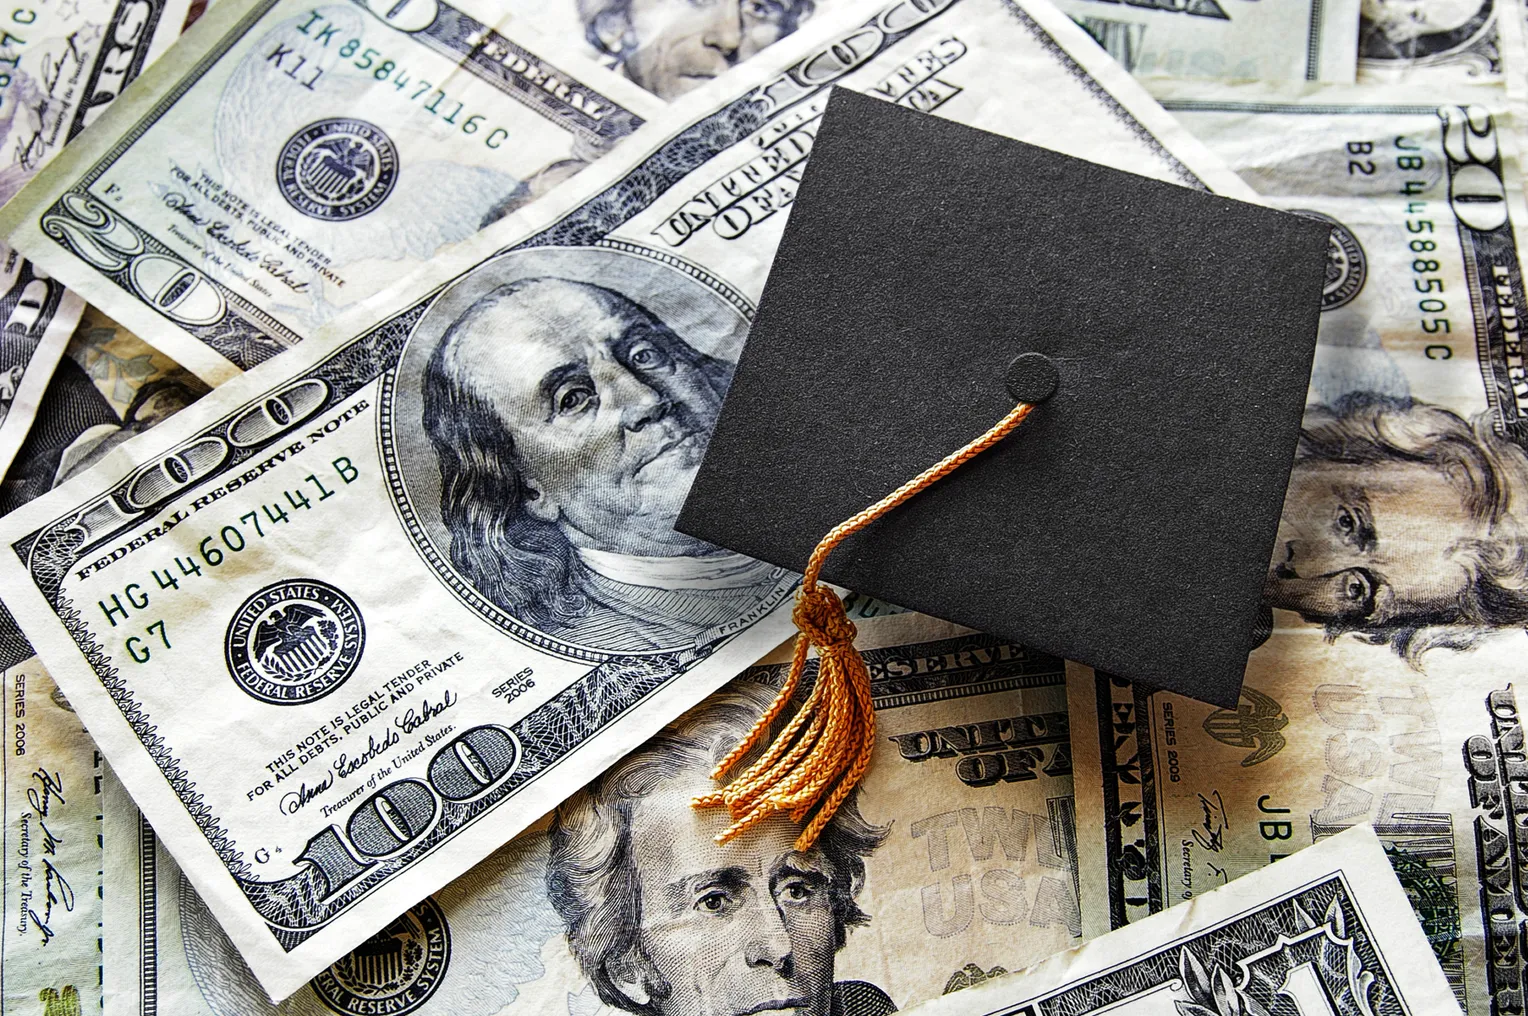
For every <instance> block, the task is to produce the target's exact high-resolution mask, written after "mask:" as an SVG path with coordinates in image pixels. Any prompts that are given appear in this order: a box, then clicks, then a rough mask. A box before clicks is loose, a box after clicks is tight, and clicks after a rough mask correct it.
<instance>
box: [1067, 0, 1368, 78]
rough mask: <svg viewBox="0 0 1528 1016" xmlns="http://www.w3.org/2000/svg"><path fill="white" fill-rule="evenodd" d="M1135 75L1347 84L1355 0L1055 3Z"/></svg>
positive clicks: (1354, 52)
mask: <svg viewBox="0 0 1528 1016" xmlns="http://www.w3.org/2000/svg"><path fill="white" fill-rule="evenodd" d="M1057 6H1058V7H1060V8H1061V9H1062V10H1063V11H1064V12H1066V13H1067V14H1069V15H1071V16H1072V18H1074V19H1075V20H1076V21H1077V23H1078V24H1080V25H1081V26H1082V27H1083V28H1085V29H1087V30H1088V34H1089V35H1091V36H1093V38H1095V39H1097V40H1098V42H1099V45H1101V46H1103V48H1104V49H1106V50H1108V51H1109V55H1110V56H1112V57H1114V58H1115V59H1116V60H1118V61H1119V62H1120V63H1122V64H1124V65H1125V69H1126V70H1128V71H1130V72H1131V73H1132V74H1136V75H1139V76H1141V77H1151V76H1169V77H1184V78H1253V79H1261V80H1270V81H1281V80H1282V81H1331V82H1336V83H1347V84H1351V83H1352V81H1353V78H1354V74H1355V72H1356V69H1357V66H1358V8H1359V0H1346V2H1336V3H1329V2H1326V0H1302V2H1294V3H1275V4H1270V3H1264V2H1262V0H1190V2H1183V0H1144V2H1143V0H1126V2H1121V0H1057Z"/></svg>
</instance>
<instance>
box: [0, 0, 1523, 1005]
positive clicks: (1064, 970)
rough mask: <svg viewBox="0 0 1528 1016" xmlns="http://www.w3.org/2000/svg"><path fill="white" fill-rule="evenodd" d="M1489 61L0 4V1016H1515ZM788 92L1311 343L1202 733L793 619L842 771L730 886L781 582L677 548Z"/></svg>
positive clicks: (1294, 8) (1516, 416) (1392, 25)
mask: <svg viewBox="0 0 1528 1016" xmlns="http://www.w3.org/2000/svg"><path fill="white" fill-rule="evenodd" d="M1525 32H1528V24H1525V11H1524V8H1523V5H1522V2H1521V0H1362V2H1360V0H1282V2H1280V3H1274V2H1273V0H1057V3H1056V4H1053V3H1051V2H1050V0H748V2H743V0H713V2H706V3H694V2H691V0H550V2H540V3H531V2H529V0H450V2H447V0H324V2H322V3H308V2H302V3H299V2H297V0H217V3H215V4H211V5H210V6H209V5H207V4H205V3H196V4H188V3H186V2H185V0H179V2H178V3H177V2H176V0H74V2H71V3H64V2H62V0H46V2H37V0H20V5H19V6H16V7H14V9H11V10H9V11H6V10H0V125H3V129H4V130H5V131H6V132H7V133H8V136H9V137H10V138H11V144H10V145H9V147H8V149H7V152H6V154H4V155H3V156H0V162H3V167H4V168H3V169H0V202H3V203H4V206H3V208H0V242H3V244H4V247H3V248H0V256H3V259H4V272H5V276H4V281H3V284H0V293H3V295H0V320H3V321H4V327H3V329H0V474H3V482H0V544H3V546H4V548H5V552H4V553H3V554H0V657H3V658H0V667H3V703H0V710H3V713H4V723H3V728H4V744H3V753H0V810H3V823H4V824H3V827H0V904H3V911H4V923H3V925H0V1016H10V1014H17V1016H21V1014H40V1016H79V1014H84V1013H90V1012H96V1011H104V1012H106V1013H108V1014H113V1016H115V1014H123V1016H125V1014H136V1016H153V1014H174V1016H181V1014H208V1016H235V1014H238V1016H244V1014H262V1013H289V1014H297V1013H301V1014H332V1013H339V1014H341V1016H364V1014H384V1016H403V1014H407V1013H426V1014H447V1013H450V1014H485V1016H486V1014H499V1013H511V1012H528V1013H529V1012H533V1013H555V1014H559V1016H560V1014H563V1013H567V1014H568V1016H594V1014H600V1013H605V1014H614V1013H636V1014H644V1016H658V1014H670V1013H674V1014H681V1013H682V1014H726V1016H744V1014H753V1013H764V1012H796V1013H801V1014H811V1016H881V1014H884V1013H890V1012H894V1011H899V1010H905V1009H908V1008H910V1007H914V1006H918V1005H922V1004H929V1005H930V1006H931V1009H930V1011H931V1012H940V1013H944V1012H950V1013H954V1012H982V1013H998V1012H1003V1013H1024V1014H1039V1013H1057V1014H1060V1013H1069V1014H1081V1013H1090V1012H1094V1011H1103V1010H1107V1011H1110V1012H1115V1011H1118V1012H1130V1013H1140V1014H1143V1016H1145V1014H1151V1016H1155V1014H1158V1013H1161V1014H1168V1013H1171V1014H1174V1016H1242V1014H1250V1016H1274V1014H1279V1016H1324V1014H1327V1013H1331V1014H1341V1016H1348V1014H1371V1013H1401V1012H1414V1013H1429V1014H1431V1013H1444V1012H1450V1011H1453V1007H1458V1009H1459V1010H1460V1011H1462V1012H1464V1013H1468V1014H1469V1016H1496V1014H1505V1013H1513V1012H1520V1011H1522V1010H1523V1006H1524V1005H1525V999H1524V991H1525V989H1524V978H1525V975H1528V954H1525V952H1524V950H1525V946H1524V944H1523V943H1524V941H1525V938H1528V885H1525V882H1524V878H1525V876H1524V870H1525V869H1524V865H1525V863H1528V861H1525V857H1528V843H1525V842H1524V841H1523V840H1522V838H1520V837H1519V836H1518V835H1517V833H1518V831H1519V828H1520V827H1521V828H1528V824H1525V821H1524V816H1525V815H1528V802H1525V801H1522V785H1523V781H1524V779H1528V770H1525V769H1524V765H1525V763H1524V754H1523V752H1524V747H1523V745H1524V733H1523V726H1522V722H1521V720H1520V718H1519V713H1518V704H1517V697H1516V692H1515V688H1514V679H1515V677H1516V676H1517V673H1518V672H1519V671H1520V669H1521V664H1522V660H1523V659H1524V658H1525V657H1524V649H1525V647H1528V643H1525V641H1524V640H1525V637H1528V636H1525V626H1528V359H1525V352H1524V343H1523V338H1522V334H1521V329H1522V327H1523V325H1522V324H1521V323H1520V318H1519V308H1520V307H1523V306H1524V301H1525V299H1528V293H1525V289H1524V278H1523V271H1522V266H1521V262H1522V254H1521V253H1520V250H1521V248H1520V245H1519V234H1520V232H1521V231H1522V230H1523V229H1524V228H1525V227H1528V206H1525V203H1524V193H1523V176H1522V166H1521V162H1520V157H1519V153H1520V152H1521V150H1522V145H1523V138H1524V135H1523V132H1524V125H1525V123H1528V120H1525V117H1528V48H1525V42H1524V40H1525V38H1528V35H1525ZM835 86H837V87H844V88H849V89H853V90H856V91H859V92H863V93H865V94H867V95H871V96H875V97H878V98H881V99H883V100H885V101H887V102H892V103H896V104H899V105H903V106H906V107H909V108H911V109H914V110H918V111H921V112H924V113H929V114H932V115H935V116H941V117H947V118H950V119H953V120H956V121H959V122H962V123H965V124H969V125H971V126H975V127H979V128H982V129H985V130H989V131H993V132H996V133H999V134H1003V135H1007V136H1010V137H1014V138H1018V139H1020V140H1024V141H1027V142H1031V143H1034V144H1038V145H1042V146H1044V147H1047V148H1051V149H1054V150H1057V151H1061V152H1064V153H1067V154H1069V155H1073V156H1077V157H1080V158H1083V159H1087V160H1090V161H1092V162H1096V163H1100V164H1103V165H1108V166H1112V167H1115V168H1119V169H1124V170H1128V171H1130V172H1133V173H1137V174H1141V175H1144V176H1147V177H1151V178H1154V179H1158V180H1163V181H1167V182H1171V183H1175V184H1179V185H1182V186H1187V187H1195V188H1200V189H1207V190H1211V191H1214V192H1216V193H1220V194H1224V195H1227V196H1231V197H1235V198H1240V199H1243V200H1247V201H1254V202H1259V203H1262V204H1266V205H1269V206H1272V207H1275V208H1279V209H1282V210H1286V211H1291V212H1297V213H1300V214H1303V215H1308V216H1313V217H1316V218H1318V219H1320V220H1321V221H1322V222H1325V223H1328V224H1330V227H1331V234H1330V253H1329V262H1328V268H1327V276H1326V285H1325V288H1324V290H1323V293H1322V295H1321V301H1322V315H1321V327H1320V333H1319V340H1318V345H1317V352H1316V358H1315V364H1314V369H1313V372H1312V375H1311V380H1310V387H1309V390H1308V392H1307V400H1306V413H1305V418H1304V425H1303V429H1302V432H1301V438H1300V444H1299V448H1298V451H1297V453H1296V458H1295V463H1294V468H1293V471H1292V475H1291V480H1290V485H1289V491H1288V495H1287V500H1286V502H1285V506H1284V510H1283V517H1282V522H1281V525H1280V530H1279V534H1278V540H1277V544H1276V546H1275V548H1274V550H1273V555H1272V558H1271V560H1270V563H1269V566H1268V575H1267V583H1266V587H1265V591H1264V601H1265V606H1266V608H1267V609H1266V621H1267V623H1266V625H1264V626H1263V630H1262V631H1261V632H1260V634H1259V639H1258V644H1257V645H1256V646H1255V648H1253V649H1252V651H1251V653H1250V656H1249V661H1248V669H1247V672H1246V682H1245V686H1244V689H1243V691H1242V694H1241V698H1240V701H1239V703H1238V705H1237V707H1236V708H1234V709H1226V708H1218V707H1215V706H1211V705H1207V704H1204V703H1201V702H1197V701H1194V700H1192V699H1189V698H1186V697H1183V696H1181V695H1176V694H1171V693H1166V692H1161V691H1154V690H1152V689H1150V688H1145V687H1139V686H1136V685H1134V684H1132V683H1130V682H1129V681H1126V680H1122V679H1120V678H1117V677H1115V676H1113V675H1110V674H1104V673H1096V672H1094V671H1092V670H1090V669H1089V668H1087V667H1084V666H1080V665H1078V664H1076V663H1071V662H1068V661H1064V660H1061V659H1057V658H1055V657H1052V656H1049V655H1047V654H1045V653H1041V652H1038V651H1036V650H1034V649H1031V648H1028V647H1025V646H1021V645H1016V644H1012V643H1011V642H1008V641H1006V640H1004V639H1001V638H997V637H994V636H990V635H985V634H981V633H978V632H973V631H970V630H967V629H963V628H959V627H956V626H954V625H951V624H948V623H946V622H943V621H938V620H935V619H932V618H928V617H924V616H922V615H919V614H914V613H910V612H907V611H903V610H901V609H900V608H898V607H896V606H894V605H891V604H886V603H883V602H879V601H876V600H874V599H869V598H866V597H863V596H857V595H854V594H852V593H851V594H849V595H848V596H847V597H846V604H847V607H848V610H849V614H850V616H851V617H852V618H854V619H855V620H856V622H857V624H858V627H859V632H860V637H859V639H858V645H859V647H860V649H861V651H862V652H863V655H864V658H865V661H866V664H867V669H868V671H869V674H870V680H871V698H872V701H873V704H874V708H875V711H876V717H877V724H878V727H877V729H878V739H877V743H876V747H875V756H874V760H873V762H872V765H871V767H870V770H869V773H868V775H867V776H866V778H865V779H864V781H863V783H862V784H861V785H860V786H859V787H858V789H857V790H856V791H855V793H854V795H853V796H852V797H851V798H850V799H849V800H848V802H847V803H846V804H845V805H844V807H843V808H841V809H840V810H839V812H838V813H837V814H836V815H835V816H834V818H833V819H832V821H831V822H830V823H829V824H828V826H827V828H826V830H825V831H824V833H823V835H822V837H821V839H820V840H819V841H818V842H817V843H816V844H815V845H814V846H813V847H812V849H810V850H808V851H804V852H803V851H797V850H795V849H794V847H793V841H794V838H795V834H796V831H797V830H796V827H795V826H794V825H793V824H792V823H790V822H789V821H788V820H787V819H785V818H784V817H783V816H775V817H774V818H772V819H770V820H769V821H767V822H765V823H763V824H761V825H760V826H759V827H758V828H757V829H754V830H750V832H749V833H748V834H747V835H745V836H744V837H741V838H739V839H738V840H737V841H736V842H734V843H732V844H729V845H728V846H727V847H725V848H723V847H719V846H718V845H717V844H716V843H715V841H714V837H715V836H716V834H717V833H719V832H720V831H721V830H722V828H724V827H725V825H726V824H727V821H726V818H725V815H724V814H722V813H719V812H715V811H695V810H693V809H692V808H691V806H690V803H691V800H692V798H693V797H694V796H695V795H696V794H698V793H701V792H703V791H706V790H709V789H711V788H712V787H714V786H715V784H714V783H713V782H712V780H711V778H710V773H711V769H712V767H713V766H714V765H715V764H716V763H717V762H718V761H719V760H720V759H721V758H722V757H723V756H724V755H726V753H727V752H728V751H729V750H730V749H731V748H732V746H733V745H735V744H736V743H737V742H738V740H739V739H740V737H742V736H743V735H744V734H746V733H747V732H748V730H749V729H750V728H751V727H752V725H753V724H754V722H755V720H756V719H757V718H758V717H759V716H760V714H761V713H762V712H763V711H764V710H765V708H766V707H767V706H768V705H769V703H770V701H771V700H772V699H773V698H774V696H775V694H776V692H777V691H778V690H779V689H780V688H781V687H782V685H783V684H784V682H785V678H786V673H787V670H788V668H789V664H790V660H791V657H792V651H791V649H790V648H789V646H788V645H783V644H782V643H785V642H786V641H787V640H788V638H789V636H790V635H791V634H792V632H793V628H792V626H791V621H790V609H791V603H792V599H793V596H794V593H795V590H796V587H797V583H798V579H799V576H796V575H794V574H791V573H789V572H787V571H785V570H784V569H781V568H777V567H774V566H772V565H769V564H765V563H762V562H759V561H754V560H751V559H748V558H745V557H742V556H741V555H736V554H731V553H728V552H725V551H722V550H719V549H718V548H715V547H712V546H709V545H706V544H703V543H700V542H699V541H696V540H694V539H692V538H689V537H686V536H684V535H682V534H679V533H678V532H676V531H675V529H674V527H673V522H674V518H675V516H676V515H677V513H678V510H679V508H680V506H681V505H682V503H683V501H684V498H685V494H686V492H687V490H688V487H689V482H690V480H691V479H692V478H693V476H694V474H695V471H696V469H697V468H698V465H699V463H700V460H701V458H702V456H703V454H704V452H705V449H706V444H707V439H708V436H709V434H710V431H711V428H712V426H713V424H714V423H715V420H716V417H717V412H718V410H719V407H720V405H721V401H722V398H723V396H724V395H725V393H726V391H727V387H728V384H729V382H730V379H731V376H732V371H733V368H734V365H735V364H736V361H737V357H738V353H739V350H740V348H741V346H742V343H743V341H744V338H745V337H746V334H747V331H748V327H749V324H750V322H751V320H752V317H753V314H754V309H755V306H756V304H757V301H758V299H759V297H760V294H761V292H762V290H763V287H764V283H765V279H766V276H767V274H768V271H769V267H770V264H771V260H772V258H773V256H774V252H775V249H776V246H777V245H778V243H779V241H780V237H781V234H782V230H783V228H784V224H785V221H786V219H787V217H788V215H789V211H790V206H791V203H792V200H793V197H794V195H795V192H796V188H797V186H798V184H799V182H800V180H801V176H802V172H803V170H804V168H805V166H806V163H807V160H808V157H809V155H810V153H811V149H812V143H813V138H814V134H815V131H816V128H817V124H818V122H819V119H820V118H821V116H822V113H823V109H824V106H825V104H826V102H827V97H828V94H829V92H830V90H831V89H832V88H833V87H835ZM1185 566H1186V567H1188V566H1190V565H1188V564H1187V563H1186V564H1185ZM1161 609H1162V614H1163V623H1172V610H1173V605H1172V604H1170V603H1164V604H1162V605H1161ZM814 666H815V663H813V662H810V661H809V663H808V680H809V681H810V678H811V673H812V668H813V667H814ZM1519 803H1522V804H1523V809H1522V810H1523V813H1524V814H1522V815H1520V814H1519V809H1518V805H1519ZM1356 827H1367V828H1364V829H1359V828H1356ZM1222 887H1226V888H1225V889H1224V891H1221V890H1222ZM1094 940H1096V941H1094ZM1026 968H1033V969H1028V970H1026ZM1020 971H1026V972H1024V973H1022V974H1021V973H1019V972H1020ZM946 996H949V997H946Z"/></svg>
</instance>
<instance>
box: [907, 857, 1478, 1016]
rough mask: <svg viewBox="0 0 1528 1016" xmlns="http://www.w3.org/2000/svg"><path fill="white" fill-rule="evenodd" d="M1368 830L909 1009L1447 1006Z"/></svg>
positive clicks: (1048, 1015) (1051, 1013)
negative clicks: (962, 991)
mask: <svg viewBox="0 0 1528 1016" xmlns="http://www.w3.org/2000/svg"><path fill="white" fill-rule="evenodd" d="M1384 858H1385V854H1384V852H1383V850H1382V849H1381V847H1380V844H1379V842H1378V841H1376V839H1375V837H1374V834H1373V833H1372V832H1370V831H1369V830H1368V829H1364V828H1358V829H1352V830H1349V831H1348V832H1345V833H1342V834H1340V835H1338V836H1336V837H1333V838H1332V839H1330V840H1328V841H1326V842H1324V843H1322V844H1320V845H1318V846H1313V847H1307V848H1306V849H1304V850H1302V851H1300V852H1299V853H1298V854H1295V855H1294V856H1293V857H1289V858H1287V859H1285V860H1282V861H1280V862H1279V863H1278V864H1276V865H1273V866H1272V867H1270V868H1268V869H1267V870H1266V871H1261V872H1258V873H1257V874H1255V875H1248V876H1245V877H1244V878H1243V879H1241V880H1240V881H1238V882H1237V883H1236V884H1235V886H1233V887H1227V888H1223V889H1219V890H1216V891H1214V892H1211V893H1208V894H1207V895H1206V896H1204V897H1201V898H1200V899H1198V900H1196V901H1195V902H1194V903H1193V904H1191V905H1190V904H1185V905H1183V906H1180V907H1178V908H1177V909H1175V910H1173V911H1170V912H1168V913H1165V914H1159V915H1157V916H1156V917H1152V918H1149V919H1147V920H1145V921H1143V922H1142V923H1141V924H1140V925H1138V926H1135V927H1130V928H1124V929H1121V930H1120V931H1117V932H1115V933H1113V934H1112V935H1109V936H1107V937H1105V938H1101V939H1098V940H1096V941H1093V942H1089V943H1088V944H1087V945H1085V946H1082V947H1080V948H1077V949H1074V950H1072V951H1071V952H1068V953H1064V954H1062V955H1060V956H1055V957H1053V958H1051V959H1050V960H1047V961H1046V962H1045V963H1043V964H1041V965H1039V966H1037V967H1034V968H1032V969H1030V970H1026V971H1024V972H1023V973H1021V974H1014V975H1012V976H1009V977H1004V978H1000V979H998V980H996V981H994V982H992V983H990V984H987V985H984V986H983V987H981V988H978V989H976V990H975V991H972V992H970V993H969V994H967V995H962V996H960V997H959V998H954V999H940V1000H939V1001H936V1002H931V1003H929V1004H928V1005H926V1006H919V1007H917V1008H916V1009H914V1010H912V1012H913V1013H916V1014H917V1016H942V1014H946V1013H949V1014H954V1013H960V1014H962V1016H999V1014H1001V1016H1073V1014H1084V1013H1105V1012H1107V1013H1110V1014H1111V1016H1113V1014H1118V1016H1233V1014H1241V1013H1248V1014H1253V1013H1255V1014H1264V1013H1281V1014H1289V1016H1369V1014H1372V1013H1395V1014H1400V1013H1417V1014H1421V1013H1426V1014H1427V1016H1447V1014H1450V1013H1453V1014H1457V1013H1458V1012H1459V1006H1458V1004H1457V1003H1455V1001H1454V1000H1453V998H1451V997H1450V995H1449V991H1448V985H1447V984H1446V983H1445V982H1444V980H1443V977H1442V976H1441V975H1440V974H1439V972H1438V964H1437V963H1436V962H1434V961H1433V959H1432V956H1431V955H1430V954H1429V952H1428V949H1427V941H1426V939H1425V938H1424V937H1423V936H1422V934H1421V932H1420V931H1419V930H1418V928H1417V922H1416V920H1415V919H1414V918H1413V917H1412V916H1411V914H1410V913H1409V911H1408V908H1407V905H1406V901H1407V896H1406V894H1405V893H1403V892H1402V891H1401V886H1400V885H1398V884H1397V883H1396V880H1395V878H1394V876H1392V875H1391V874H1390V873H1389V870H1388V869H1387V868H1386V866H1385V863H1384Z"/></svg>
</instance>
